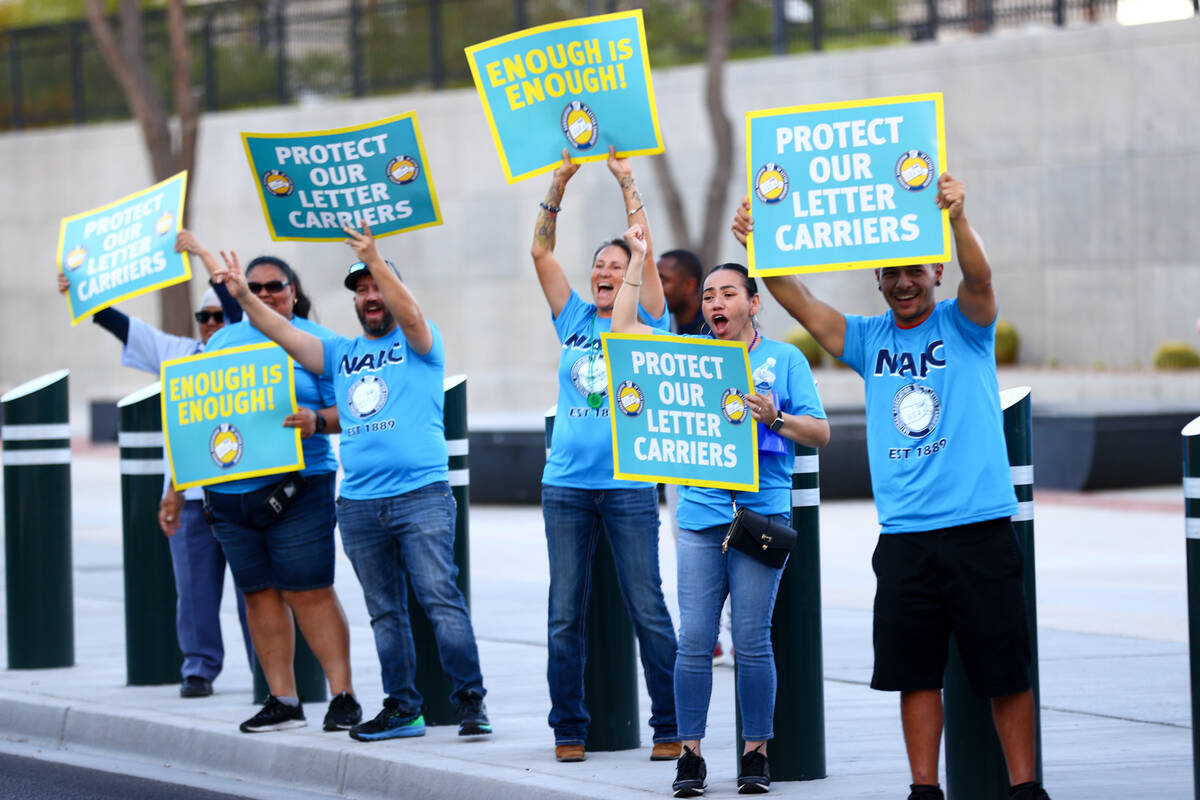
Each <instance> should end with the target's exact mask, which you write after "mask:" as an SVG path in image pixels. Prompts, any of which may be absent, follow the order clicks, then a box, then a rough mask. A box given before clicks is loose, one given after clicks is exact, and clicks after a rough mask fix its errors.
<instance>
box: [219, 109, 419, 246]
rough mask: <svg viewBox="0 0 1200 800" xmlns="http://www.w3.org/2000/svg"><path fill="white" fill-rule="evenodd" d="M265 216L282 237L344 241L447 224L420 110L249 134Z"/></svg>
mask: <svg viewBox="0 0 1200 800" xmlns="http://www.w3.org/2000/svg"><path fill="white" fill-rule="evenodd" d="M242 144H243V146H244V147H245V148H246V158H247V159H249V161H250V171H251V173H253V175H254V185H255V187H256V188H257V190H258V198H259V200H260V201H261V203H262V208H263V216H264V217H265V218H266V220H267V227H268V228H269V229H270V231H271V238H272V239H274V240H276V241H294V242H340V241H342V240H343V239H345V238H346V234H345V232H344V231H342V228H343V227H345V226H349V227H352V228H358V229H360V230H361V229H362V227H363V225H364V224H366V225H370V226H371V233H372V234H373V235H374V236H375V237H376V238H378V237H381V236H388V235H390V234H393V233H401V232H403V231H411V230H416V229H417V228H427V227H429V226H430V225H441V224H442V213H441V210H440V209H439V207H438V201H437V193H436V192H435V191H434V188H433V178H432V177H430V174H429V160H428V159H427V158H426V156H425V145H424V143H423V142H422V141H421V129H420V127H419V126H418V125H417V115H416V114H415V113H414V112H409V113H407V114H399V115H397V116H394V117H388V118H387V119H381V120H379V121H378V122H368V123H366V124H364V125H354V126H351V127H349V128H335V129H331V130H323V131H305V132H302V133H243V134H242Z"/></svg>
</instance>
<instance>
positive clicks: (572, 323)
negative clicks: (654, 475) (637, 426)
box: [542, 289, 668, 489]
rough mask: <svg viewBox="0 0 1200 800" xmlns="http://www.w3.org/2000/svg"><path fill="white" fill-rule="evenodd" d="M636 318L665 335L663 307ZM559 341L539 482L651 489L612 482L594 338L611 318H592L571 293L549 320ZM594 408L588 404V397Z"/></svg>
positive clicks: (603, 381)
mask: <svg viewBox="0 0 1200 800" xmlns="http://www.w3.org/2000/svg"><path fill="white" fill-rule="evenodd" d="M638 317H639V319H641V320H642V322H644V323H646V324H647V325H649V326H650V327H652V328H658V329H660V330H664V331H665V330H667V325H668V316H667V310H666V308H664V309H663V313H662V316H660V317H658V318H654V317H651V316H650V314H649V313H648V312H647V311H646V310H645V309H644V308H642V307H641V306H640V305H639V306H638ZM554 330H555V331H557V333H558V339H559V341H560V342H562V355H561V356H560V357H559V360H558V410H557V411H556V412H555V415H554V434H553V435H552V436H551V438H550V454H549V455H548V456H547V457H546V469H545V470H544V471H543V472H542V483H544V484H546V485H547V486H563V487H566V488H568V489H632V488H644V487H646V486H649V485H651V484H647V483H643V482H641V481H619V480H616V479H615V478H613V456H612V422H611V421H610V420H609V418H608V375H607V367H606V366H605V362H604V351H603V349H601V346H600V334H602V333H608V332H609V331H611V330H612V319H603V318H600V317H597V316H596V306H595V305H594V304H593V303H588V302H585V301H584V300H583V298H581V297H580V296H579V295H578V294H577V293H576V292H575V290H573V289H572V290H571V296H570V297H569V298H567V302H566V304H565V305H564V306H563V307H562V311H560V312H559V314H558V316H557V317H556V318H555V319H554ZM589 393H595V394H598V395H599V397H600V407H599V408H592V407H591V406H590V405H588V394H589Z"/></svg>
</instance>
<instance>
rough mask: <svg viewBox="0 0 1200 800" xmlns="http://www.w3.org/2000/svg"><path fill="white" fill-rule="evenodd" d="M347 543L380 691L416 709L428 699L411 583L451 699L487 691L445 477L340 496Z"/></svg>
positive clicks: (405, 709) (410, 709) (407, 709)
mask: <svg viewBox="0 0 1200 800" xmlns="http://www.w3.org/2000/svg"><path fill="white" fill-rule="evenodd" d="M337 510H338V526H339V527H340V528H341V531H342V547H343V548H344V549H345V551H346V556H347V557H349V559H350V563H351V564H352V565H353V566H354V573H355V574H356V575H357V576H358V582H359V583H360V584H362V590H363V599H364V600H365V601H366V604H367V611H368V612H369V613H370V615H371V630H372V631H373V632H374V634H375V650H376V652H377V653H378V654H379V666H380V668H381V672H382V674H383V690H384V692H386V693H387V695H388V697H392V698H395V699H396V700H397V701H398V702H399V704H400V706H399V708H400V710H401V711H402V712H404V713H406V714H416V713H418V712H419V711H420V710H421V704H422V702H423V701H424V698H422V697H421V693H420V692H418V691H417V687H416V686H415V684H414V681H415V678H416V672H417V653H416V648H415V645H414V644H413V637H412V627H411V626H410V625H409V620H408V583H409V582H410V581H411V583H412V588H413V594H414V595H416V598H417V602H418V603H420V604H421V608H423V609H424V610H425V614H426V616H428V617H429V621H430V623H432V625H433V635H434V637H435V638H436V639H437V647H438V656H439V657H440V658H441V661H442V669H444V670H445V671H446V675H447V676H449V678H450V682H451V684H452V685H453V687H454V688H453V691H452V692H451V695H450V699H451V701H456V700H458V699H459V698H460V697H461V695H463V694H464V693H466V692H477V693H479V695H480V696H483V695H484V694H486V692H485V691H484V688H483V675H482V674H481V673H480V669H479V651H478V649H477V648H476V646H475V631H474V629H473V628H472V627H471V616H470V614H468V613H467V604H466V601H465V600H464V599H463V595H462V592H461V591H459V589H458V585H457V584H456V583H455V582H454V581H455V578H457V577H458V567H457V566H456V565H455V563H454V511H455V504H454V495H453V494H451V492H450V484H449V483H447V482H446V481H439V482H437V483H431V484H429V485H428V486H422V487H421V488H420V489H414V490H413V491H411V492H406V493H405V494H401V495H396V496H395V497H384V498H381V499H378V500H349V499H347V498H345V497H340V498H338V501H337Z"/></svg>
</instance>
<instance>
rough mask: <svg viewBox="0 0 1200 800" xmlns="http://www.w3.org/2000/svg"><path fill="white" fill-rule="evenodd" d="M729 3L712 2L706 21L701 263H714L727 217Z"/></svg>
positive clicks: (724, 0) (730, 145) (730, 144)
mask: <svg viewBox="0 0 1200 800" xmlns="http://www.w3.org/2000/svg"><path fill="white" fill-rule="evenodd" d="M731 4H732V3H731V0H713V2H712V6H711V11H710V12H709V18H708V57H707V59H706V60H705V71H704V107H705V109H706V110H707V111H708V124H709V126H710V127H711V128H712V135H713V151H714V152H713V158H712V165H713V167H712V172H711V173H710V175H709V179H708V192H707V194H706V196H705V202H704V227H703V228H702V229H701V231H700V251H699V253H698V255H699V256H700V263H702V264H706V265H709V266H711V265H713V264H714V263H715V262H716V258H717V250H718V249H719V246H718V244H717V242H718V241H719V237H721V236H722V235H724V234H725V225H724V220H725V219H726V218H727V217H728V216H729V209H728V208H726V207H725V206H726V203H725V198H726V196H727V194H728V189H729V176H730V174H732V170H733V128H732V126H731V125H730V124H729V117H728V116H726V114H725V58H726V56H728V55H729V8H730V5H731Z"/></svg>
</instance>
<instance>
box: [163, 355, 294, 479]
mask: <svg viewBox="0 0 1200 800" xmlns="http://www.w3.org/2000/svg"><path fill="white" fill-rule="evenodd" d="M295 411H296V385H295V381H294V377H293V373H292V360H291V359H290V358H288V355H287V353H285V352H284V351H283V348H281V347H279V346H278V345H274V344H270V343H264V344H252V345H246V346H244V347H231V348H229V349H227V350H216V351H213V352H211V353H201V354H200V355H195V356H189V357H187V358H177V359H173V360H171V361H164V362H163V365H162V419H163V436H164V438H165V440H166V449H167V460H168V461H169V463H170V466H171V477H172V479H173V480H174V483H175V488H176V489H181V490H182V489H187V488H188V487H190V486H207V485H209V484H213V483H224V482H225V481H232V480H238V479H240V478H254V477H257V476H260V475H274V474H276V473H280V472H292V471H294V470H299V469H304V454H303V453H302V452H301V449H300V431H299V430H298V429H296V428H285V427H283V421H284V419H286V418H287V417H288V415H290V414H292V413H294V412H295Z"/></svg>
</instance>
